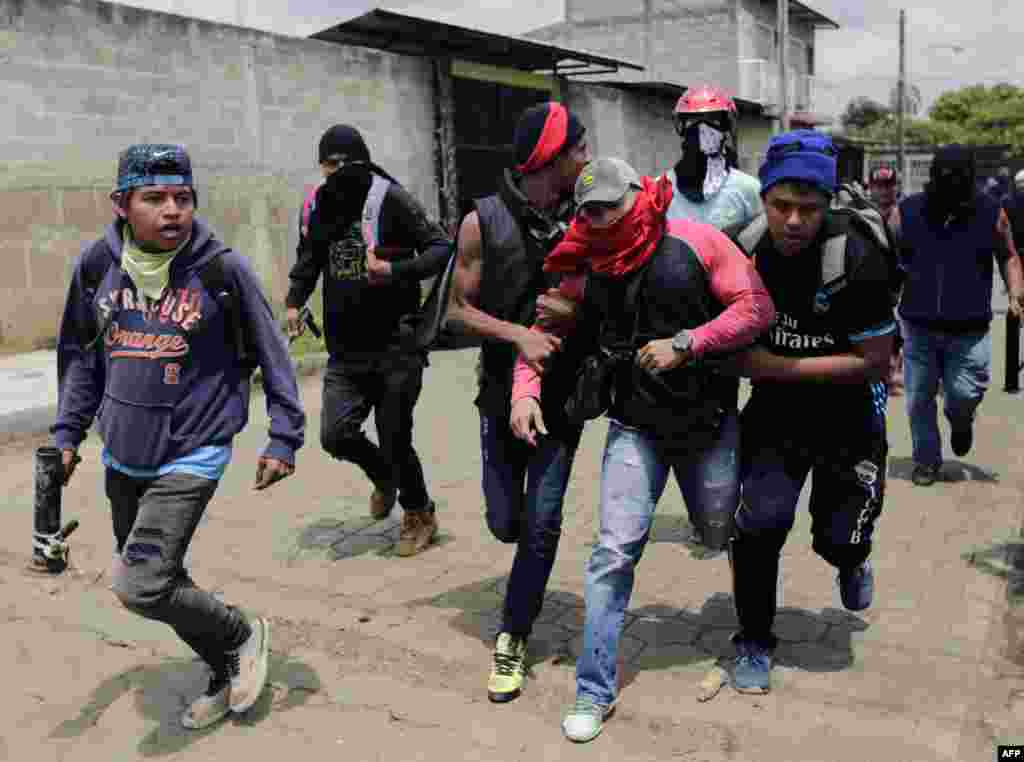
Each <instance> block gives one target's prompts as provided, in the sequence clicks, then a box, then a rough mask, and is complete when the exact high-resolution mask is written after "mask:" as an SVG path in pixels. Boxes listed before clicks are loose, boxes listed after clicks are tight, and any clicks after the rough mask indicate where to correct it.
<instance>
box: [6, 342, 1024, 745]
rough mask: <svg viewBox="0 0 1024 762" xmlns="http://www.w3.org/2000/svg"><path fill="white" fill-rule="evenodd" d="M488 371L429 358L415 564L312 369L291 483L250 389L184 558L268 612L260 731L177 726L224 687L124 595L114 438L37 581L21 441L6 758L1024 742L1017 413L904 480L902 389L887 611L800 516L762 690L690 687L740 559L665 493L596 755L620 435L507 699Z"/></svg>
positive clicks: (585, 462)
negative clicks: (485, 483) (52, 567)
mask: <svg viewBox="0 0 1024 762" xmlns="http://www.w3.org/2000/svg"><path fill="white" fill-rule="evenodd" d="M473 363H474V357H473V353H471V352H462V353H444V354H440V355H437V356H436V357H435V358H434V359H433V360H432V366H431V367H430V368H429V369H428V370H427V377H426V383H425V389H424V394H423V398H422V400H421V403H420V407H419V409H418V411H417V431H416V443H417V446H418V448H419V451H420V455H421V458H422V460H423V463H424V468H425V471H426V473H427V477H428V482H429V484H430V487H431V490H432V492H433V496H434V498H435V499H436V500H437V503H438V516H439V519H440V522H441V528H442V531H441V535H440V537H439V539H438V542H437V543H436V544H435V545H434V546H433V547H431V548H430V549H429V550H428V551H427V552H425V553H424V554H422V555H420V556H417V557H415V558H411V559H401V558H398V557H396V556H394V555H393V546H394V542H395V539H396V536H397V520H398V518H399V516H398V511H397V510H396V513H395V515H394V516H393V517H392V518H391V519H388V520H386V521H383V522H373V521H372V520H370V519H369V518H368V517H367V515H366V509H367V500H368V497H369V493H370V486H369V485H368V484H367V483H366V481H365V479H364V478H363V477H362V476H361V475H360V474H359V473H358V471H357V470H356V469H355V468H353V467H351V466H349V465H346V464H338V463H335V462H333V461H331V460H330V459H329V458H328V457H327V456H326V455H325V454H324V453H323V452H322V451H321V450H320V448H319V435H318V428H319V427H318V419H319V407H320V401H319V399H320V389H319V380H318V379H317V378H310V379H307V380H305V381H304V382H303V385H302V394H303V400H304V402H305V404H306V406H307V414H308V416H309V427H308V431H307V445H306V447H305V448H303V450H301V451H300V457H299V462H298V471H297V474H296V476H295V477H293V478H292V479H289V480H287V481H285V482H283V483H281V484H279V485H276V486H275V487H274V488H272V489H271V490H269V491H267V492H265V493H256V492H254V491H253V490H252V489H251V485H252V480H253V475H254V470H255V462H256V457H257V454H258V451H259V449H260V448H261V447H262V446H263V444H264V437H265V432H266V427H267V421H266V416H265V413H264V412H263V410H262V405H263V398H262V397H261V396H259V395H254V403H253V415H252V420H251V421H250V425H249V427H248V429H247V430H246V432H245V433H244V434H243V435H242V436H241V437H239V439H238V440H237V442H236V447H235V457H234V462H233V463H232V466H231V467H230V468H229V470H228V473H227V475H226V476H225V478H224V480H223V482H222V484H221V487H220V489H219V491H218V494H217V495H216V496H215V498H214V501H213V503H212V504H211V507H210V509H209V510H208V512H207V515H206V517H205V518H204V520H203V522H202V524H201V526H200V528H199V530H198V532H197V535H196V540H195V542H194V544H193V548H192V550H191V552H190V556H189V559H188V563H189V566H190V568H191V570H192V572H193V574H194V576H195V577H196V580H197V582H198V583H199V584H201V585H203V586H205V587H207V588H209V589H212V590H216V591H219V593H220V594H222V595H224V597H225V598H226V599H228V600H230V601H231V602H234V603H237V604H239V605H242V606H243V607H245V608H246V609H248V610H251V611H258V612H260V613H262V614H264V615H266V616H268V617H269V619H270V622H271V644H272V656H271V670H270V687H269V689H268V690H267V691H266V692H265V694H264V696H263V697H262V699H261V700H260V702H259V703H258V704H257V706H256V707H255V708H254V709H253V710H251V711H250V712H249V713H247V714H246V715H245V716H242V717H233V718H230V719H229V720H227V721H226V722H224V723H222V724H221V725H219V726H216V727H214V728H211V729H209V730H207V731H202V732H195V731H187V730H184V729H183V728H182V727H181V726H180V724H179V717H180V714H181V712H182V711H183V710H184V708H185V706H186V705H187V703H188V702H189V701H190V700H191V699H192V698H194V697H195V696H196V695H197V694H198V693H199V692H201V690H202V689H203V687H204V686H205V680H206V674H205V669H204V667H203V665H202V664H201V663H200V662H198V661H197V660H196V658H195V657H194V655H193V654H192V653H191V652H190V651H189V650H188V649H187V647H185V646H184V645H183V644H181V643H179V642H178V641H177V640H176V639H175V637H174V636H173V633H172V632H171V631H170V630H169V629H168V628H166V627H165V626H163V625H160V624H156V623H153V622H148V621H144V620H141V619H139V618H137V617H134V616H133V615H131V614H129V613H128V612H126V611H124V610H123V609H122V608H121V607H120V606H119V605H118V603H117V601H116V599H114V597H113V595H112V594H111V593H110V591H109V590H108V589H107V585H108V583H109V578H108V568H109V563H110V555H111V546H112V538H111V530H110V519H109V511H108V508H107V506H106V504H105V501H104V499H103V494H102V467H101V465H100V463H99V445H98V442H97V441H96V439H95V437H90V439H89V440H88V441H87V443H86V445H85V446H84V448H83V450H82V454H83V456H84V462H83V463H82V465H81V466H80V467H79V470H78V472H77V473H76V475H75V478H74V481H73V482H72V484H71V485H70V486H69V487H68V488H67V490H66V491H65V493H64V510H63V512H64V517H65V520H66V519H70V518H78V519H79V520H80V521H81V522H82V525H81V528H80V529H79V531H78V532H77V533H76V534H75V535H74V536H73V537H72V538H71V539H72V546H73V551H72V561H73V568H72V569H71V570H70V571H69V572H67V573H65V574H63V575H61V576H59V577H39V576H33V575H29V574H27V573H26V572H25V571H24V567H25V563H26V561H27V559H28V555H29V549H30V540H31V516H32V507H31V506H32V468H31V465H32V450H33V448H34V447H35V446H36V445H37V444H39V443H41V442H42V441H43V440H44V439H45V438H40V437H35V438H24V437H22V438H17V437H14V438H8V440H7V441H6V442H0V478H2V479H3V484H4V487H5V491H6V508H7V510H5V511H2V512H0V589H2V590H3V591H4V604H3V611H2V614H0V616H2V621H3V626H2V630H0V632H2V633H3V634H2V639H3V645H4V646H5V647H4V648H2V649H0V671H2V672H3V673H4V674H6V675H7V680H6V681H5V682H6V685H7V686H8V688H9V695H8V699H7V701H6V702H5V706H6V707H7V709H8V711H7V712H5V715H4V719H3V720H2V721H0V760H4V759H10V760H19V761H20V760H27V759H31V760H34V761H37V762H41V761H42V760H62V761H64V760H66V761H67V762H72V761H73V762H100V761H101V760H103V761H106V760H133V759H149V758H170V759H183V760H241V759H259V760H264V759H266V760H274V759H282V758H285V757H286V756H290V757H291V758H295V759H299V758H302V759H304V758H322V757H325V756H326V755H328V754H330V755H332V758H340V759H347V760H352V761H353V762H363V761H366V762H372V761H375V760H381V761H382V762H383V761H384V760H387V761H388V762H406V761H407V760H408V761H411V760H424V761H426V760H429V761H430V762H434V761H438V762H440V761H442V760H443V761H444V762H448V760H453V759H454V760H467V761H471V760H480V761H481V762H482V761H484V760H486V761H488V762H499V761H502V762H503V761H505V760H530V761H531V762H533V761H536V760H556V759H557V760H573V759H583V758H586V759H588V760H617V761H619V760H622V761H630V762H632V761H633V760H651V761H653V760H659V762H664V761H665V760H679V761H680V762H725V761H726V760H731V761H738V762H755V760H756V762H801V761H805V762H812V761H814V762H846V761H847V760H849V761H850V762H854V761H856V762H864V761H865V760H872V761H875V760H877V762H933V761H939V760H941V761H943V762H946V761H948V762H974V760H979V762H982V761H986V762H987V760H989V759H992V758H994V756H995V755H994V748H995V743H996V742H997V741H1003V742H1009V741H1016V742H1021V741H1024V667H1022V666H1020V665H1018V664H1015V663H1014V662H1013V661H1011V660H1008V659H1006V658H1005V655H1006V642H1007V631H1006V626H1007V625H1006V623H1007V622H1008V621H1009V620H1008V619H1007V617H1008V608H1007V604H1006V595H1005V591H1006V584H1005V579H1004V578H1001V577H1000V575H999V572H998V569H997V567H998V563H995V561H998V559H999V558H1000V557H1001V556H1000V555H999V554H1000V553H1001V552H1002V551H1001V549H1004V548H1005V547H1007V546H1008V544H1009V543H1012V542H1014V541H1015V539H1014V538H1017V537H1018V535H1017V532H1016V528H1019V527H1020V526H1021V523H1022V522H1021V512H1020V504H1021V503H1020V486H1021V484H1022V478H1024V467H1022V466H1024V463H1022V460H1021V455H1020V453H1024V450H1022V449H1021V447H1020V445H1021V444H1024V442H1022V441H1021V440H1022V439H1024V433H1020V432H1019V431H1018V427H1016V426H1015V424H1014V420H1015V415H1016V404H1019V403H1015V401H1014V400H1015V398H1011V397H1006V396H1005V395H1000V394H998V393H993V394H992V398H991V400H986V405H987V406H988V407H987V415H986V417H985V418H984V419H983V420H981V421H980V422H979V435H978V437H977V440H978V444H977V445H976V448H975V451H974V452H973V453H972V455H971V456H970V458H968V459H965V461H969V462H964V463H960V462H954V463H951V464H950V465H949V466H947V481H946V482H943V483H941V484H939V485H936V487H935V488H934V489H933V490H931V491H927V490H921V489H919V488H914V487H912V486H911V485H910V482H909V480H908V476H909V465H908V460H909V434H908V432H907V428H906V422H905V420H904V414H903V412H902V400H894V401H893V403H892V405H891V410H892V416H891V417H892V434H891V445H892V457H891V459H890V483H889V495H888V499H887V505H886V513H885V514H884V515H883V517H882V520H881V523H880V530H879V541H878V545H877V548H876V552H875V559H876V561H875V564H876V566H875V568H876V571H877V573H878V589H877V593H876V596H877V601H876V605H875V606H874V607H873V608H872V609H871V610H869V611H867V612H862V613H861V614H858V615H853V614H850V613H849V612H846V611H844V610H842V607H841V605H840V604H839V603H838V595H837V593H836V591H835V584H834V579H833V577H834V573H833V571H832V570H831V569H829V568H828V567H827V566H825V565H824V563H823V562H821V561H820V559H817V558H816V557H815V556H814V555H813V553H812V552H811V551H810V549H809V545H810V543H809V531H808V528H809V521H808V517H807V515H806V511H803V512H802V514H801V518H800V521H799V523H798V526H797V528H796V529H795V530H794V533H793V535H792V536H791V539H790V542H789V544H788V545H787V548H786V552H785V556H784V559H783V568H784V571H783V582H782V585H781V590H780V592H781V595H782V603H781V609H780V634H781V635H782V636H783V640H784V643H783V646H782V647H781V648H780V653H779V661H778V666H777V668H776V669H775V671H774V673H773V691H772V693H771V694H769V695H768V696H764V697H749V696H739V695H738V694H736V693H735V692H733V691H732V690H731V689H730V688H728V687H726V688H725V689H724V690H723V691H722V693H721V694H720V695H719V696H718V697H717V698H715V699H714V700H713V701H711V702H708V703H699V702H697V700H696V696H697V690H698V689H697V683H698V681H699V680H700V678H701V677H702V676H703V675H704V674H705V672H706V671H707V669H708V668H710V667H711V666H712V665H714V664H715V663H716V660H718V659H722V658H725V657H727V656H728V655H729V654H730V653H731V651H730V648H729V646H728V643H727V639H728V635H729V633H730V632H731V631H732V628H733V627H734V626H735V617H734V615H733V613H732V606H731V597H730V595H729V593H730V583H729V570H728V564H727V562H726V560H725V559H724V558H723V557H718V558H711V559H705V560H700V559H697V558H695V557H694V555H693V553H692V552H691V545H690V544H689V543H688V538H689V533H688V525H687V522H686V519H685V510H684V508H683V506H682V504H681V499H680V497H679V494H678V491H677V489H676V487H675V486H674V485H673V486H672V487H670V489H669V491H668V492H667V493H666V496H665V498H664V499H663V503H662V506H661V507H660V508H659V516H658V519H657V521H656V524H655V529H654V531H653V533H652V538H651V542H650V544H649V546H648V549H647V551H646V554H645V557H644V560H643V563H642V564H641V565H640V567H639V569H638V572H637V586H636V591H635V593H634V596H633V599H632V602H631V608H630V612H629V614H628V615H627V629H626V633H625V636H624V640H623V651H624V665H623V666H624V670H623V672H624V677H623V687H622V693H621V697H620V704H619V707H618V710H617V712H616V715H615V716H614V717H613V718H612V719H611V720H610V722H609V724H608V727H607V729H606V730H605V732H604V734H603V735H602V736H601V737H600V738H599V739H597V740H596V741H594V742H593V743H591V744H588V745H585V746H577V745H573V744H570V743H568V742H567V741H565V740H564V739H563V738H562V735H561V732H560V729H559V722H560V718H561V716H562V713H563V711H564V710H565V709H566V707H567V706H568V705H569V704H570V703H571V701H572V697H573V691H574V669H573V667H574V661H573V656H574V655H575V654H576V653H578V649H579V642H580V629H581V622H582V611H583V609H582V606H583V602H582V592H583V590H582V576H583V574H582V573H583V566H584V564H585V562H586V559H587V557H588V554H589V548H590V544H591V542H592V540H593V537H594V531H595V528H596V516H595V507H596V504H597V502H596V496H597V485H598V478H599V468H600V460H599V459H600V452H601V448H602V446H603V435H604V431H605V424H603V423H600V424H596V425H593V426H591V427H590V428H589V429H588V430H587V432H586V434H585V436H584V441H583V444H582V446H581V450H580V452H579V454H578V456H577V465H576V469H575V471H574V477H573V482H572V486H571V489H570V493H569V496H568V498H567V504H566V511H565V513H566V516H565V524H564V527H563V536H562V544H561V546H560V551H559V560H558V563H557V565H556V568H555V572H554V574H553V575H552V581H551V585H550V593H549V596H548V600H547V602H546V604H545V609H544V614H542V617H541V620H540V622H539V623H538V626H537V631H536V633H535V636H534V638H533V640H532V641H531V651H530V662H531V665H532V666H531V676H530V679H529V680H528V683H527V689H526V692H525V693H524V695H523V696H522V697H521V698H520V699H518V700H517V701H515V702H513V703H511V704H509V705H505V706H497V705H492V704H490V703H489V702H488V701H487V697H486V691H485V684H486V678H487V671H488V668H489V659H490V651H491V648H492V646H493V637H494V633H495V632H496V629H497V624H498V616H499V613H500V603H501V594H502V591H503V590H504V583H505V578H506V575H507V572H508V569H509V568H510V565H511V560H512V554H513V549H512V548H510V547H508V546H503V545H501V544H499V543H498V542H496V541H495V540H493V539H492V538H491V537H490V535H489V533H488V532H487V529H486V527H485V525H484V521H483V517H482V505H481V495H480V485H479V473H480V461H479V433H478V423H477V419H476V414H475V410H474V409H473V407H472V405H471V400H472V394H473V386H474V384H473ZM993 375H994V376H995V373H993ZM986 559H987V560H989V561H992V560H993V559H995V561H993V562H992V563H987V564H986ZM993 569H995V571H993Z"/></svg>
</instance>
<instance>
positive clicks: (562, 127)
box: [516, 102, 569, 174]
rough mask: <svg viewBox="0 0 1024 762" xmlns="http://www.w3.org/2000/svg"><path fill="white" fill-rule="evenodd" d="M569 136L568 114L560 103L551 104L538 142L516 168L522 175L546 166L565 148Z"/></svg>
mask: <svg viewBox="0 0 1024 762" xmlns="http://www.w3.org/2000/svg"><path fill="white" fill-rule="evenodd" d="M568 136H569V112H568V111H566V110H565V106H563V105H562V104H561V103H554V102H552V103H551V104H550V106H549V108H548V115H547V118H546V119H545V120H544V128H543V129H542V130H541V132H540V140H538V141H537V145H535V146H534V147H533V152H532V153H531V154H530V157H529V158H528V159H527V160H526V161H524V162H523V163H522V164H520V165H518V166H517V167H516V169H517V170H519V171H520V172H522V173H524V174H528V173H530V172H533V171H534V170H537V169H540V168H541V167H544V166H547V165H548V164H549V163H550V162H551V160H552V159H553V158H555V156H557V155H558V152H559V151H561V150H562V148H563V147H564V146H565V140H566V138H567V137H568Z"/></svg>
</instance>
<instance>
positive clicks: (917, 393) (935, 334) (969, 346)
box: [902, 320, 992, 466]
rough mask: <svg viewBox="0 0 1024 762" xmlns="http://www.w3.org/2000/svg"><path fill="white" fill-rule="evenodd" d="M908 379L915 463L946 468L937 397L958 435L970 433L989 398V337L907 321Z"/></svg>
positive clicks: (905, 372) (905, 369)
mask: <svg viewBox="0 0 1024 762" xmlns="http://www.w3.org/2000/svg"><path fill="white" fill-rule="evenodd" d="M902 327H903V340H904V345H903V376H904V384H905V386H906V397H907V415H909V416H910V434H911V437H912V439H913V448H914V463H917V464H919V465H923V466H940V465H942V439H941V438H940V436H939V416H938V405H937V404H936V395H937V394H938V389H939V381H940V380H941V381H942V393H943V396H944V398H945V400H944V405H943V407H944V412H945V414H946V418H947V419H948V420H949V425H950V427H951V428H952V429H953V430H954V431H963V430H964V429H969V428H970V427H971V425H972V424H973V422H974V414H975V412H976V411H977V409H978V405H979V404H980V403H981V399H982V397H984V396H985V390H986V389H987V388H988V382H989V366H990V364H991V361H992V335H991V334H990V333H989V332H987V331H986V332H984V333H980V332H971V333H947V332H944V331H936V330H932V329H929V328H925V327H924V326H921V325H915V324H914V323H910V322H908V321H906V320H904V321H903V326H902Z"/></svg>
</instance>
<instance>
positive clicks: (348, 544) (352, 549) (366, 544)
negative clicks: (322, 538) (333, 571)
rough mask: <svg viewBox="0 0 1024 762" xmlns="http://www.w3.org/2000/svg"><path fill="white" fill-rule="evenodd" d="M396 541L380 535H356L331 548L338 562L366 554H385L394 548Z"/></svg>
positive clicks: (332, 555)
mask: <svg viewBox="0 0 1024 762" xmlns="http://www.w3.org/2000/svg"><path fill="white" fill-rule="evenodd" d="M394 544H395V543H394V540H392V539H391V538H390V537H381V536H379V535H364V534H354V535H352V536H350V537H348V538H346V539H344V540H342V541H341V542H337V543H335V544H334V545H332V546H331V557H332V558H333V560H335V561H337V560H338V559H342V558H351V557H352V556H359V555H363V554H364V553H377V554H383V553H385V552H387V551H389V550H391V548H393V547H394Z"/></svg>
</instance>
